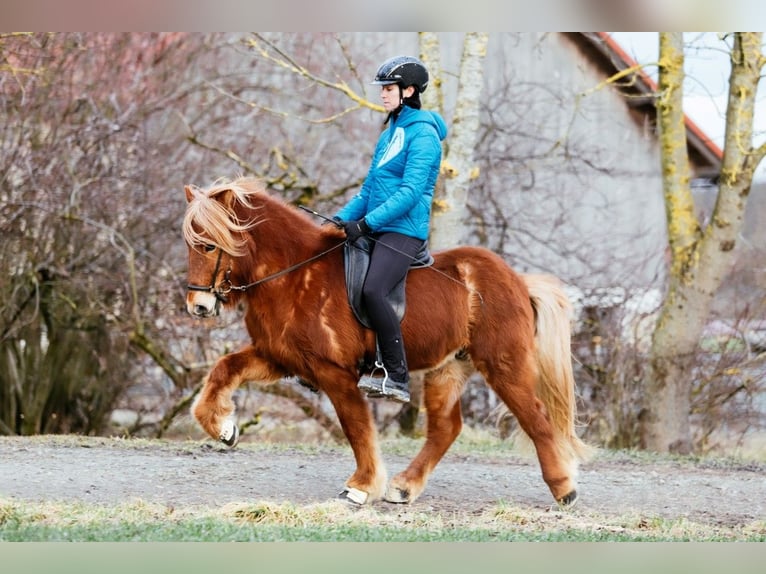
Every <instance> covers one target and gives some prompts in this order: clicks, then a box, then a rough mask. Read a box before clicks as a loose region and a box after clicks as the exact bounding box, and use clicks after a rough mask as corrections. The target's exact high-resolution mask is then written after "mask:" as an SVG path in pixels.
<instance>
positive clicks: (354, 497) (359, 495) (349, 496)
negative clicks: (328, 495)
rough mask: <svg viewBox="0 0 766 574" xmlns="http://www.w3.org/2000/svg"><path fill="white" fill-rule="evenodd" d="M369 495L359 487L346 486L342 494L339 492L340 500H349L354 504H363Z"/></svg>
mask: <svg viewBox="0 0 766 574" xmlns="http://www.w3.org/2000/svg"><path fill="white" fill-rule="evenodd" d="M368 498H369V495H368V494H367V493H366V492H365V491H363V490H359V489H358V488H344V489H343V490H342V491H341V492H340V494H338V500H342V501H343V502H348V503H349V504H353V505H354V506H362V505H363V504H365V503H366V502H367V499H368Z"/></svg>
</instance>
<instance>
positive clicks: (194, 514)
mask: <svg viewBox="0 0 766 574" xmlns="http://www.w3.org/2000/svg"><path fill="white" fill-rule="evenodd" d="M0 541H27V542H35V541H47V542H53V541H75V542H90V541H109V542H135V541H151V542H180V541H183V542H224V541H241V542H296V541H309V542H330V541H331V542H346V541H353V542H435V541H436V542H457V541H461V542H506V541H526V542H541V541H549V542H550V541H568V542H601V541H611V542H625V541H629V542H638V541H696V542H710V541H750V542H756V541H757V542H763V541H766V522H764V521H759V522H755V523H752V524H750V525H747V526H745V527H744V528H743V527H742V526H741V525H738V526H737V527H725V526H711V525H707V524H706V525H701V524H696V523H694V522H690V521H687V520H684V519H682V520H665V519H661V518H653V517H648V516H625V517H620V518H614V517H604V516H599V515H596V514H592V513H588V514H579V513H578V512H577V511H576V510H575V511H570V512H562V511H557V510H551V511H549V512H545V513H541V512H539V511H537V512H536V511H530V510H527V509H523V508H521V507H516V506H514V505H511V504H505V503H500V504H498V505H497V506H496V507H495V508H493V509H492V510H489V511H487V512H484V513H482V514H480V515H471V516H445V515H442V514H432V513H419V512H412V511H408V510H406V509H401V510H396V511H390V510H383V511H381V510H379V509H377V508H376V507H364V508H351V507H348V506H346V505H345V504H343V503H341V502H336V501H332V502H327V503H321V504H313V505H306V506H297V505H293V504H287V503H283V504H274V503H267V502H261V503H254V504H253V503H241V504H229V505H226V506H224V507H222V508H208V507H201V508H181V509H177V508H173V507H168V506H164V505H160V504H147V503H145V502H142V501H133V502H130V503H125V504H120V505H117V506H93V505H87V504H83V503H75V504H68V503H50V502H45V503H34V502H18V501H9V500H0Z"/></svg>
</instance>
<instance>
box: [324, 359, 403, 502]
mask: <svg viewBox="0 0 766 574" xmlns="http://www.w3.org/2000/svg"><path fill="white" fill-rule="evenodd" d="M321 372H322V375H323V376H324V377H325V378H326V380H325V381H321V380H320V381H319V382H320V386H321V387H322V389H323V390H324V391H325V392H326V393H327V397H328V398H329V399H330V401H331V402H332V404H333V407H334V408H335V413H336V414H337V415H338V421H339V422H340V426H341V428H342V429H343V433H344V434H345V435H346V438H347V439H348V442H349V444H350V445H351V450H352V451H353V452H354V458H355V459H356V470H355V471H354V474H352V475H351V476H350V477H349V479H348V480H347V481H346V485H345V488H344V489H343V491H342V492H341V493H340V495H339V498H341V499H342V500H346V501H347V502H352V503H354V504H370V503H372V502H374V501H376V500H379V499H380V498H381V497H382V496H383V493H384V491H385V488H386V481H387V480H388V474H387V472H386V467H385V464H384V463H383V458H382V456H381V453H380V444H379V443H378V431H377V428H376V426H375V420H374V419H373V417H372V412H371V410H370V405H369V403H368V402H367V400H366V399H365V398H364V396H363V395H362V393H361V392H360V391H359V389H358V388H357V386H356V382H357V379H356V377H354V376H353V375H349V373H347V372H346V371H338V370H333V369H331V368H329V367H328V368H325V369H321Z"/></svg>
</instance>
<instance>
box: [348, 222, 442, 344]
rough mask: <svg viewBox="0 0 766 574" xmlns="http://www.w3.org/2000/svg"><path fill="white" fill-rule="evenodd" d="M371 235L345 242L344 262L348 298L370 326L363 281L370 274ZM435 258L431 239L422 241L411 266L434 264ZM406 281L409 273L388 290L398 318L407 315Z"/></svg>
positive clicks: (357, 312) (356, 313)
mask: <svg viewBox="0 0 766 574" xmlns="http://www.w3.org/2000/svg"><path fill="white" fill-rule="evenodd" d="M374 241H375V240H374V239H373V238H372V237H369V236H366V235H363V236H362V237H360V238H359V239H357V240H356V241H355V242H353V243H352V242H351V241H347V242H346V245H344V246H343V262H344V265H345V269H346V292H347V293H348V302H349V304H350V305H351V309H352V310H353V311H354V315H356V318H357V320H358V321H359V322H360V323H361V324H362V325H364V326H365V327H367V328H368V329H370V328H372V327H371V326H370V320H369V318H368V317H367V311H366V310H365V308H364V305H363V304H362V285H364V279H365V278H366V277H367V270H368V269H369V268H370V253H371V252H372V248H373V246H374ZM433 262H434V258H433V257H432V256H431V252H430V251H429V250H428V243H427V242H425V241H424V242H423V249H422V250H421V251H420V253H418V254H417V255H416V256H415V258H414V259H413V260H412V263H410V269H415V268H418V267H429V266H431V264H433ZM405 283H406V276H405V277H404V278H403V279H402V280H401V281H399V283H397V284H396V285H395V286H394V288H393V289H391V291H390V292H389V293H388V296H387V299H388V301H389V302H390V303H391V305H392V306H393V308H394V310H395V311H396V315H397V316H398V317H399V321H401V320H402V319H403V318H404V310H405Z"/></svg>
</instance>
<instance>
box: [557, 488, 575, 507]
mask: <svg viewBox="0 0 766 574" xmlns="http://www.w3.org/2000/svg"><path fill="white" fill-rule="evenodd" d="M578 500H579V497H578V496H577V491H576V490H573V491H572V492H570V493H569V494H565V495H564V496H562V497H561V498H559V499H558V500H557V501H556V502H558V503H559V508H561V509H562V510H569V509H571V508H574V506H575V504H577V501H578Z"/></svg>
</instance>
